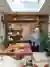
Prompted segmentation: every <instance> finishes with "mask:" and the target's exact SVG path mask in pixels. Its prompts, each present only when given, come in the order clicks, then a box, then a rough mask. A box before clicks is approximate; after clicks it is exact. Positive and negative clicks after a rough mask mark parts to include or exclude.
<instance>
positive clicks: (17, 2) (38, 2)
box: [6, 0, 45, 12]
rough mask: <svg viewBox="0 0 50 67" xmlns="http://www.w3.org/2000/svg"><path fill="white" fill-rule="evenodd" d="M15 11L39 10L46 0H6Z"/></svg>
mask: <svg viewBox="0 0 50 67" xmlns="http://www.w3.org/2000/svg"><path fill="white" fill-rule="evenodd" d="M6 1H7V3H8V4H9V6H10V8H11V10H12V11H13V12H39V11H40V9H41V8H42V6H43V4H44V3H45V0H6Z"/></svg>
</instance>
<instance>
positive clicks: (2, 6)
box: [0, 0, 50, 15]
mask: <svg viewBox="0 0 50 67" xmlns="http://www.w3.org/2000/svg"><path fill="white" fill-rule="evenodd" d="M0 12H8V13H11V12H12V11H11V9H10V7H9V5H8V4H7V2H6V0H0ZM38 14H49V15H50V0H46V2H45V3H44V5H43V7H42V8H41V10H40V12H38Z"/></svg>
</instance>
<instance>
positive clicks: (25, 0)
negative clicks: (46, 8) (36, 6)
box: [21, 0, 38, 3]
mask: <svg viewBox="0 0 50 67" xmlns="http://www.w3.org/2000/svg"><path fill="white" fill-rule="evenodd" d="M21 2H33V3H37V2H38V0H21Z"/></svg>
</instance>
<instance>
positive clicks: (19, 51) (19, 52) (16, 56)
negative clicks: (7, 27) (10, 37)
mask: <svg viewBox="0 0 50 67" xmlns="http://www.w3.org/2000/svg"><path fill="white" fill-rule="evenodd" d="M11 49H12V47H8V48H7V49H6V50H5V51H1V52H0V55H2V56H3V55H8V56H11V57H13V58H14V59H21V58H23V57H24V56H26V55H27V56H28V55H32V50H31V48H30V46H29V45H25V47H24V49H18V48H15V50H14V51H12V50H11Z"/></svg>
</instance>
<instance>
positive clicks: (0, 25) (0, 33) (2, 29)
mask: <svg viewBox="0 0 50 67" xmlns="http://www.w3.org/2000/svg"><path fill="white" fill-rule="evenodd" d="M1 16H4V14H3V13H0V42H1V36H3V38H4V37H5V26H4V25H3V23H2V21H1Z"/></svg>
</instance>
